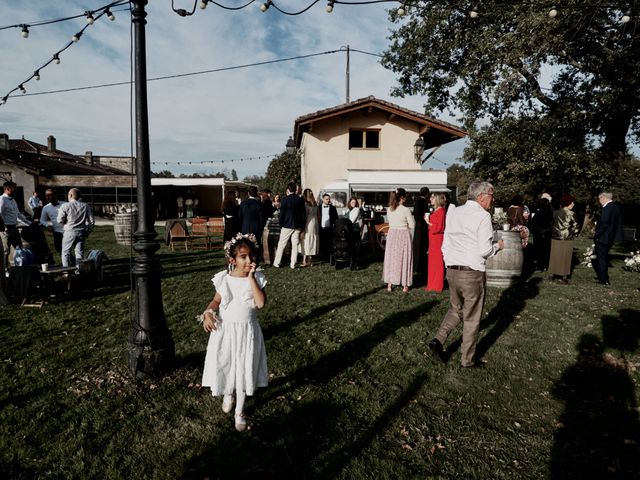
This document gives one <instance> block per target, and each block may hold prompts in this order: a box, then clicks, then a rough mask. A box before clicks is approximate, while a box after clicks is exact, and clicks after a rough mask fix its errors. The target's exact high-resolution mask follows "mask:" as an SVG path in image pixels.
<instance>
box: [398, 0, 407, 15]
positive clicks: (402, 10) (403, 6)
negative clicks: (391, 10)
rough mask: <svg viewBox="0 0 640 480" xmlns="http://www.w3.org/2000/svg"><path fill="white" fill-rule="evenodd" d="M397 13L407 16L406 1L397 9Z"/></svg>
mask: <svg viewBox="0 0 640 480" xmlns="http://www.w3.org/2000/svg"><path fill="white" fill-rule="evenodd" d="M396 13H397V14H398V16H399V17H404V16H405V14H406V13H407V7H406V6H405V4H404V3H403V4H402V5H400V7H399V8H398V10H396Z"/></svg>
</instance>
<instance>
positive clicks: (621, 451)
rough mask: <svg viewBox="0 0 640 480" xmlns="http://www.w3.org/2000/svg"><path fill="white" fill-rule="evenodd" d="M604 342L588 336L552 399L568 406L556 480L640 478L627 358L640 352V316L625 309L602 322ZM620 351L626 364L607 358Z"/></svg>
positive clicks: (638, 428) (639, 427) (558, 439)
mask: <svg viewBox="0 0 640 480" xmlns="http://www.w3.org/2000/svg"><path fill="white" fill-rule="evenodd" d="M602 330H603V339H602V340H601V339H600V338H598V336H596V335H593V334H584V335H583V336H582V337H581V338H580V342H579V343H578V345H577V349H578V358H577V361H576V363H575V364H574V365H572V366H570V367H569V368H567V370H565V372H564V373H563V375H562V378H561V379H560V380H559V381H558V382H557V383H556V385H555V386H554V389H553V394H554V396H555V397H556V398H558V399H560V400H562V401H564V402H565V409H564V412H563V413H562V415H561V416H560V418H559V419H558V430H557V431H556V433H555V445H554V449H553V453H552V458H551V466H550V473H551V478H554V479H555V478H558V479H559V478H563V479H564V478H620V479H622V478H624V479H631V478H640V456H639V455H638V451H639V445H640V422H639V421H638V409H637V403H636V398H635V394H634V391H635V385H634V382H633V380H632V378H631V376H630V375H629V371H630V366H629V364H628V362H627V361H626V360H625V359H624V356H623V355H622V354H623V352H624V351H625V350H626V351H631V352H634V351H637V348H638V338H639V337H640V312H638V311H637V310H631V309H623V310H620V311H619V316H605V317H602ZM607 347H608V348H611V349H618V350H619V351H620V354H621V357H622V358H620V359H619V358H616V357H614V356H613V355H611V354H610V353H605V348H607Z"/></svg>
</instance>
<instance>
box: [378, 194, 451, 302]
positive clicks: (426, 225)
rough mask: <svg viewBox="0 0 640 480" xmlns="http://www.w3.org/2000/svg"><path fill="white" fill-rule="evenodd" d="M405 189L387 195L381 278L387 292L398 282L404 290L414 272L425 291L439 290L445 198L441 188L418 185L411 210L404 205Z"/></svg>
mask: <svg viewBox="0 0 640 480" xmlns="http://www.w3.org/2000/svg"><path fill="white" fill-rule="evenodd" d="M406 201H407V192H406V190H405V189H404V188H397V189H395V190H394V191H392V192H391V193H390V195H389V206H388V208H387V220H388V223H389V231H388V234H387V240H386V246H385V254H384V266H383V273H382V277H383V281H384V282H385V283H386V284H387V290H388V291H389V292H390V291H392V289H393V286H394V285H401V286H402V291H403V292H408V291H409V288H410V287H411V286H412V285H413V279H414V273H415V274H416V278H417V279H419V280H420V281H426V286H425V287H424V289H425V290H427V291H434V292H441V291H442V290H443V288H444V260H443V257H442V248H441V247H442V243H443V241H444V232H445V226H446V211H447V204H448V199H447V195H446V194H445V193H442V192H434V193H430V191H429V189H428V188H427V187H422V188H421V189H420V194H419V196H418V197H417V198H416V200H415V203H414V207H413V212H412V211H411V210H410V209H409V208H408V207H406V206H405V202H406Z"/></svg>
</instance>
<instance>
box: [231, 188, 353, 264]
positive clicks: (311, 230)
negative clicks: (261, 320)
mask: <svg viewBox="0 0 640 480" xmlns="http://www.w3.org/2000/svg"><path fill="white" fill-rule="evenodd" d="M271 194H272V192H271V191H270V190H266V189H265V190H261V191H258V189H257V187H255V186H252V187H250V188H249V190H248V197H247V198H246V199H244V200H243V201H241V202H240V203H239V204H238V195H237V193H236V192H235V191H228V192H227V193H226V194H225V199H224V202H223V204H222V213H223V215H224V222H225V228H224V240H225V242H226V241H229V240H231V239H232V238H234V237H235V235H236V234H237V233H242V234H253V235H254V236H255V238H256V240H257V241H258V245H259V255H260V254H261V251H262V249H263V248H264V246H263V245H262V233H263V231H264V228H265V226H266V224H267V222H268V221H269V219H270V218H272V217H274V215H276V214H277V216H278V222H279V226H280V238H279V240H278V245H277V247H276V251H275V256H274V259H273V263H272V265H273V266H274V267H276V268H279V267H280V266H281V263H282V258H283V256H284V254H285V250H286V248H287V246H288V245H289V244H290V245H291V252H292V253H291V255H290V258H289V266H290V267H291V268H295V267H296V264H297V261H298V254H301V255H302V266H303V267H306V266H311V265H312V262H313V259H314V258H319V259H321V260H325V261H326V260H328V259H329V257H330V255H331V253H332V245H333V230H334V227H335V225H336V221H337V220H338V211H337V210H336V207H335V206H334V205H333V204H332V203H331V196H330V195H329V194H324V195H323V196H322V198H321V203H320V204H318V202H317V200H316V197H315V195H314V193H313V191H312V190H311V189H309V188H306V189H304V190H302V189H300V187H299V186H298V185H296V184H295V183H294V182H290V183H289V184H288V185H287V190H286V194H285V195H284V196H283V197H281V196H280V195H279V194H276V195H274V197H273V200H272V199H271ZM348 216H349V219H350V220H351V222H352V224H353V229H354V231H355V232H356V235H359V232H360V231H361V229H362V225H363V217H362V209H361V208H360V206H359V201H358V199H357V198H352V199H351V200H350V201H349V215H348Z"/></svg>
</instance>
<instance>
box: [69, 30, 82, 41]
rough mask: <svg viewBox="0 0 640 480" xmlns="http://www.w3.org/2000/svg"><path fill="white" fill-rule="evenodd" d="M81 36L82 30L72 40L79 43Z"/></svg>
mask: <svg viewBox="0 0 640 480" xmlns="http://www.w3.org/2000/svg"><path fill="white" fill-rule="evenodd" d="M81 36H82V32H78V33H76V34H75V35H74V36H73V37H72V38H71V40H73V41H74V42H76V43H78V42H79V41H80V37H81Z"/></svg>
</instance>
